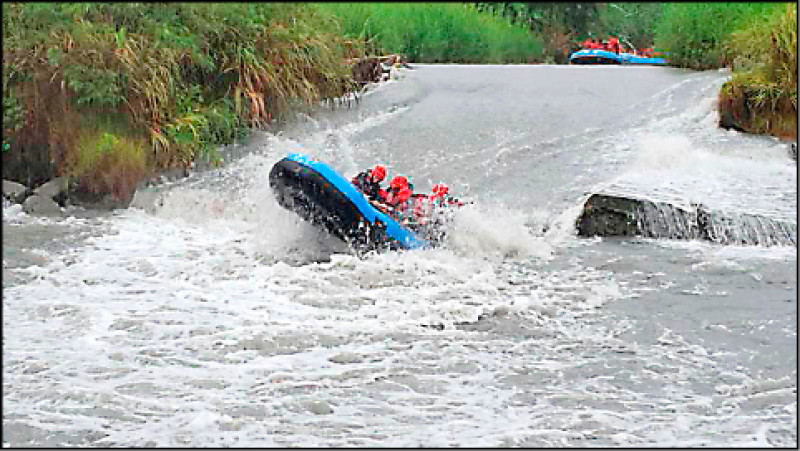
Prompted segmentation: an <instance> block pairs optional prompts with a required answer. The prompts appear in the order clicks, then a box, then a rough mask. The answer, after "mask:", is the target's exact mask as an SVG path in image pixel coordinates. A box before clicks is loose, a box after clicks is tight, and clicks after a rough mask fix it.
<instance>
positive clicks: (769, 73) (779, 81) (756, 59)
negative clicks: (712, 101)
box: [720, 4, 797, 140]
mask: <svg viewBox="0 0 800 451" xmlns="http://www.w3.org/2000/svg"><path fill="white" fill-rule="evenodd" d="M796 8H797V6H796V4H786V5H785V6H783V7H781V8H778V9H776V10H775V11H774V12H773V13H772V14H771V15H770V16H769V17H767V18H766V19H765V20H762V19H760V18H756V19H752V20H750V21H748V22H747V23H745V24H744V27H743V28H742V29H741V30H739V31H737V32H735V33H733V34H732V35H731V38H730V39H729V40H728V42H727V45H726V49H727V51H728V54H729V57H730V58H731V60H732V62H733V68H734V73H733V76H732V77H731V80H730V81H728V82H727V83H725V85H723V87H722V89H721V91H720V113H721V118H722V120H723V122H725V121H727V122H729V125H730V126H735V127H737V128H740V129H742V130H745V131H748V132H751V133H768V134H771V135H774V136H779V137H783V138H790V139H795V140H796V139H797V9H796Z"/></svg>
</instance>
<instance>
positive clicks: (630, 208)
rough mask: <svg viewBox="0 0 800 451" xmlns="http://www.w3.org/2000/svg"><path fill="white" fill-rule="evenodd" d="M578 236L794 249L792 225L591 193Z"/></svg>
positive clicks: (580, 218) (579, 221) (578, 223)
mask: <svg viewBox="0 0 800 451" xmlns="http://www.w3.org/2000/svg"><path fill="white" fill-rule="evenodd" d="M575 225H576V228H577V230H578V235H579V236H582V237H593V236H642V237H647V238H669V239H682V240H695V239H701V240H708V241H712V242H715V243H720V244H740V245H758V246H775V245H784V246H788V245H792V246H794V245H796V244H797V224H794V223H790V222H786V221H779V220H775V219H771V218H767V217H765V216H760V215H754V214H731V213H727V212H720V211H714V210H710V209H708V208H706V207H704V206H703V205H701V204H692V205H691V208H689V209H687V208H685V207H679V206H676V205H672V204H670V203H666V202H654V201H650V200H644V199H636V198H632V197H622V196H613V195H608V194H599V193H598V194H593V195H592V196H590V197H589V199H588V200H587V201H586V202H585V203H584V205H583V211H582V212H581V214H580V215H579V216H578V219H577V221H576V224H575Z"/></svg>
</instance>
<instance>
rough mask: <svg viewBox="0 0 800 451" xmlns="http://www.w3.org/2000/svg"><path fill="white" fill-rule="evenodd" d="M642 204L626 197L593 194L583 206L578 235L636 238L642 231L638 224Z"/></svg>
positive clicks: (579, 218) (578, 224)
mask: <svg viewBox="0 0 800 451" xmlns="http://www.w3.org/2000/svg"><path fill="white" fill-rule="evenodd" d="M640 206H641V202H640V201H637V200H635V199H627V198H624V197H617V196H608V195H604V194H593V195H592V196H591V197H590V198H589V199H588V200H587V201H586V203H585V204H584V205H583V212H582V213H581V215H580V216H579V217H578V221H577V227H578V235H580V236H583V237H592V236H636V235H640V229H639V226H638V224H637V222H636V219H637V215H638V211H639V208H640Z"/></svg>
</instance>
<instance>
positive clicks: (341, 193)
mask: <svg viewBox="0 0 800 451" xmlns="http://www.w3.org/2000/svg"><path fill="white" fill-rule="evenodd" d="M269 185H270V187H271V188H272V190H273V192H274V193H275V198H276V199H277V201H278V204H280V205H281V206H282V207H283V208H286V209H287V210H290V211H293V212H295V213H297V214H298V215H299V216H300V217H302V218H303V219H305V220H306V221H309V222H311V223H312V224H314V225H317V226H320V227H322V228H324V229H325V230H327V231H328V232H329V233H330V234H332V235H334V236H336V237H338V238H340V239H341V240H343V241H345V242H347V243H350V244H351V245H352V246H353V247H354V248H356V249H357V250H361V251H367V250H372V249H380V248H389V249H420V248H428V247H431V245H432V243H431V242H430V241H428V240H426V239H424V238H422V237H420V236H418V235H417V234H415V233H414V231H412V230H411V229H409V228H407V227H405V226H403V225H401V224H400V223H398V222H397V221H395V220H394V219H393V218H392V217H390V216H389V215H387V214H385V213H383V212H382V211H380V210H378V209H376V208H375V207H373V206H372V204H370V202H369V201H368V200H367V198H366V197H365V196H364V195H363V194H362V193H361V192H360V191H358V189H356V187H355V186H353V184H352V183H350V182H349V181H348V180H347V179H345V178H344V177H342V176H341V175H339V174H338V173H336V171H334V170H333V169H332V168H331V167H330V166H328V165H327V164H325V163H323V162H321V161H318V160H315V159H314V158H312V157H310V156H308V155H303V154H299V153H293V154H290V155H288V156H287V157H286V158H284V159H282V160H280V161H278V162H277V163H275V165H274V166H273V167H272V170H271V171H270V173H269Z"/></svg>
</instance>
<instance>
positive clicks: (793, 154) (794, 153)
mask: <svg viewBox="0 0 800 451" xmlns="http://www.w3.org/2000/svg"><path fill="white" fill-rule="evenodd" d="M789 158H791V159H792V160H794V161H797V143H792V144H791V145H790V146H789ZM4 183H5V182H4ZM3 192H5V188H3Z"/></svg>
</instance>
